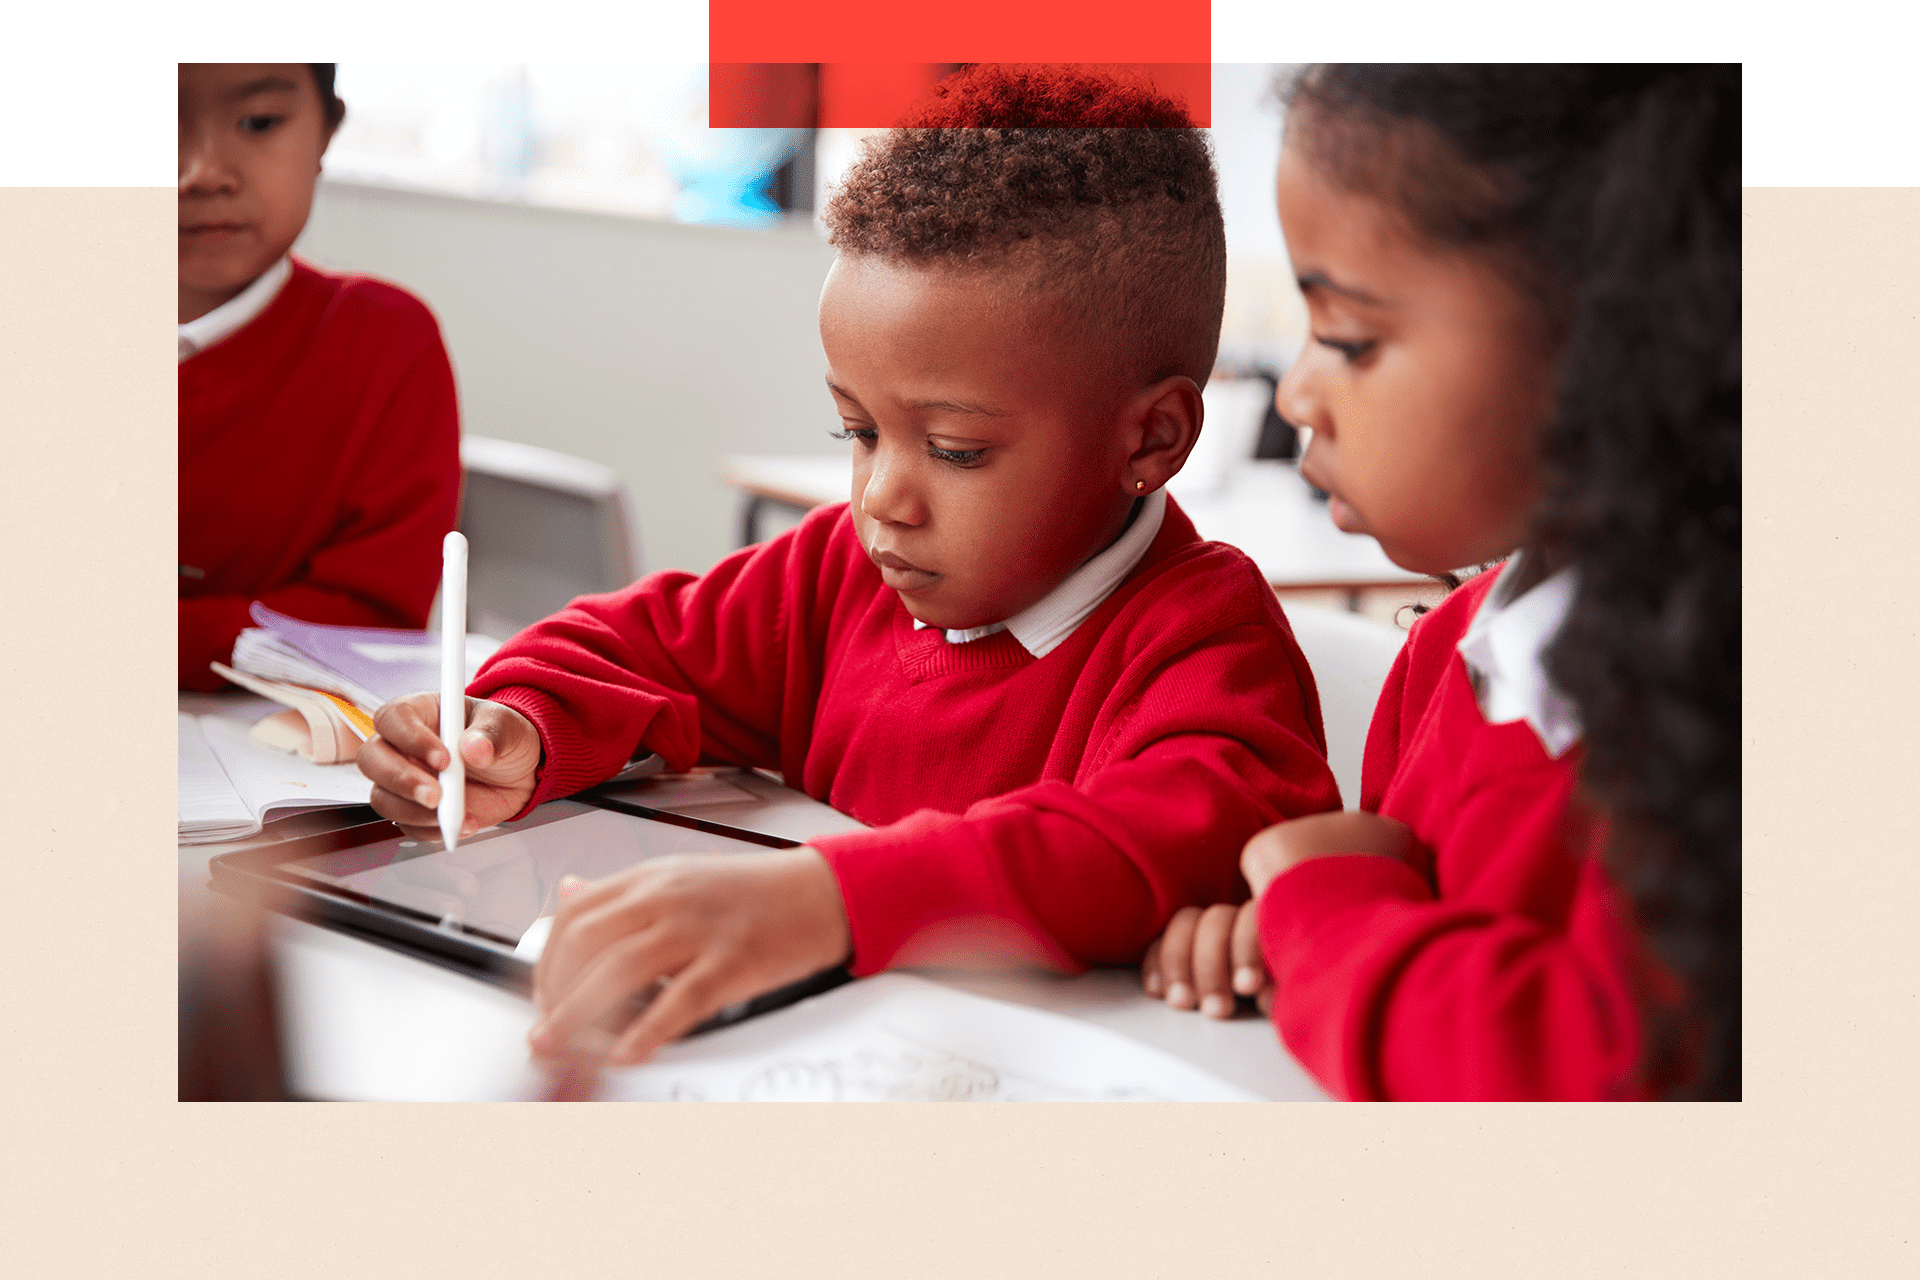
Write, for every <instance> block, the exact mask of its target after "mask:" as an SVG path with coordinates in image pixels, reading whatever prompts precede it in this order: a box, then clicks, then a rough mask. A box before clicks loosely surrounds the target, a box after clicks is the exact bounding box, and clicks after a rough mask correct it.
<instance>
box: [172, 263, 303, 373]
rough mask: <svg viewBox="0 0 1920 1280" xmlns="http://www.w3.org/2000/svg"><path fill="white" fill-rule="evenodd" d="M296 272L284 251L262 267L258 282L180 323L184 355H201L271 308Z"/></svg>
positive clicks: (181, 346)
mask: <svg viewBox="0 0 1920 1280" xmlns="http://www.w3.org/2000/svg"><path fill="white" fill-rule="evenodd" d="M292 274H293V264H292V263H291V262H289V261H288V260H287V257H286V255H285V254H282V255H281V257H280V261H278V262H276V263H274V264H273V265H272V266H270V267H268V268H267V269H266V270H265V271H262V272H261V273H260V275H259V277H258V278H257V279H256V280H254V282H253V283H252V284H250V285H248V286H247V287H246V288H244V289H242V290H241V291H240V292H239V293H237V294H235V295H234V296H233V297H231V298H228V299H227V300H226V301H225V302H223V303H221V304H220V305H219V306H217V307H215V308H214V309H213V310H211V311H209V312H207V314H205V315H203V316H201V317H200V318H199V319H198V320H189V321H187V322H186V323H185V324H183V325H181V326H180V359H181V360H182V361H185V360H186V358H187V357H188V356H196V355H199V354H200V353H201V352H202V351H205V350H206V349H207V348H208V347H210V346H212V345H213V344H214V343H216V342H218V341H220V340H221V339H222V338H225V337H227V336H229V335H230V334H232V333H233V332H234V331H235V330H237V329H239V328H240V326H242V325H244V324H246V322H247V321H249V320H251V319H253V318H254V317H255V316H257V315H259V314H260V313H261V312H262V311H265V310H266V309H267V304H268V303H269V302H272V301H273V299H274V296H275V295H276V294H278V293H279V292H280V286H281V285H283V284H285V283H286V282H287V277H288V276H290V275H292Z"/></svg>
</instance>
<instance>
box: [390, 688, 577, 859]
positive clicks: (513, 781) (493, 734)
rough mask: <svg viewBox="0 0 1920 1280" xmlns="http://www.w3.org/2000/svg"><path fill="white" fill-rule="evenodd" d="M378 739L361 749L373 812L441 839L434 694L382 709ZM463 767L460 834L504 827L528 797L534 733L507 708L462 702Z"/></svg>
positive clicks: (443, 760)
mask: <svg viewBox="0 0 1920 1280" xmlns="http://www.w3.org/2000/svg"><path fill="white" fill-rule="evenodd" d="M373 727H374V730H375V731H376V733H377V734H378V736H377V737H374V738H371V739H369V740H368V741H367V742H366V743H365V744H364V745H363V746H361V748H360V757H359V765H360V772H362V773H364V774H366V775H367V777H368V778H370V779H371V780H372V781H373V807H374V809H375V811H377V812H378V813H379V814H380V815H381V816H382V817H384V818H391V819H392V820H393V821H395V822H397V823H399V824H400V825H401V826H403V827H408V828H414V829H417V830H419V831H422V832H427V833H430V834H431V835H432V836H433V837H434V838H435V839H438V838H439V833H440V826H439V817H438V815H437V814H436V813H435V812H434V806H435V805H437V804H439V803H440V771H441V770H442V769H444V768H446V767H447V765H448V763H449V762H450V759H451V757H449V756H448V755H447V748H446V746H445V744H443V743H442V742H441V741H440V695H439V694H437V693H410V694H408V695H406V696H405V697H404V698H395V699H394V700H393V701H392V702H389V703H387V705H386V706H384V707H381V708H380V710H379V712H378V713H377V714H376V715H375V716H374V718H373ZM460 756H461V759H462V760H464V761H465V762H466V766H467V820H466V824H465V826H464V827H462V829H461V834H462V835H472V834H473V833H474V832H476V831H479V830H481V829H483V828H485V827H490V826H492V825H493V824H494V823H496V822H504V821H505V820H506V819H508V818H511V817H512V816H513V815H514V814H516V813H518V812H520V810H522V809H523V808H525V807H526V804H527V801H528V800H530V799H532V798H533V788H534V782H535V778H536V775H537V773H538V771H539V768H540V734H539V732H538V731H537V730H535V729H534V727H533V722H532V721H530V720H528V719H527V718H526V717H525V716H523V715H521V714H520V713H519V712H518V711H515V710H513V709H512V708H511V707H503V706H501V705H500V704H499V703H497V702H488V701H485V700H484V699H481V698H468V699H467V729H466V732H465V733H463V734H461V735H460Z"/></svg>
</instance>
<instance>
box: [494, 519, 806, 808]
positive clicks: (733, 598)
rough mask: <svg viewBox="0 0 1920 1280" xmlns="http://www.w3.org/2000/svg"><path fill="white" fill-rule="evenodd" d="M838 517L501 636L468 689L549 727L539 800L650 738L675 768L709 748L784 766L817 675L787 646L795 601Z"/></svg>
mask: <svg viewBox="0 0 1920 1280" xmlns="http://www.w3.org/2000/svg"><path fill="white" fill-rule="evenodd" d="M831 528H832V525H831V522H824V523H823V522H822V521H820V520H818V519H816V520H813V521H811V522H809V523H808V524H804V525H802V526H801V528H800V529H798V530H794V531H791V532H790V533H789V534H787V535H783V536H782V537H780V538H776V539H774V540H773V541H771V542H768V543H764V544H762V545H760V546H757V547H750V548H747V549H746V550H743V551H738V552H735V553H734V554H733V555H731V556H728V557H727V558H726V559H724V560H722V561H721V562H720V563H719V564H718V565H716V566H714V568H713V569H711V570H710V571H708V572H707V573H706V574H705V575H703V576H701V577H698V578H696V577H694V576H692V575H691V574H686V573H680V572H674V571H668V572H664V573H656V574H653V575H651V576H649V577H646V578H643V579H641V580H640V581H639V582H637V583H635V584H634V585H633V586H631V587H627V588H625V589H623V590H621V591H616V592H611V593H608V594H605V595H594V596H582V597H580V598H579V599H577V600H575V601H574V602H573V603H572V604H570V605H568V606H567V607H566V608H565V609H563V610H561V611H560V612H559V613H557V614H555V615H554V616H553V617H550V618H547V619H545V620H543V621H542V622H541V623H540V624H539V625H538V626H536V627H532V628H529V629H528V630H526V631H523V632H521V633H520V634H519V635H518V636H516V637H514V638H513V639H512V640H510V641H508V642H507V643H506V644H505V645H503V646H501V648H500V649H499V650H498V651H497V652H496V653H495V654H494V655H493V657H492V658H490V659H489V660H488V661H487V663H486V665H485V666H483V667H482V668H481V669H480V671H479V673H478V674H477V675H476V676H475V678H474V680H473V682H472V684H470V685H469V686H468V688H467V692H468V693H469V694H470V695H472V696H473V697H477V698H490V699H493V700H494V701H496V702H500V703H502V704H504V705H506V706H510V707H512V708H514V709H515V710H517V711H519V712H520V713H521V714H523V715H525V716H526V717H527V718H528V719H529V720H531V721H532V722H533V724H534V727H535V728H536V729H538V730H539V731H540V740H541V743H542V745H543V747H544V750H545V756H546V761H547V763H546V764H545V765H543V767H542V771H541V777H540V783H539V787H538V789H537V790H536V791H535V793H534V796H533V799H532V801H531V802H530V805H532V804H542V803H544V802H546V801H548V800H551V799H553V798H555V797H557V796H564V795H571V794H573V793H574V792H576V791H579V790H581V789H582V788H584V787H588V786H592V785H593V784H594V783H597V782H600V781H603V780H604V779H606V778H608V777H610V776H612V775H613V774H614V773H616V772H618V771H619V769H620V768H621V766H622V765H624V764H625V763H626V762H627V761H628V760H629V759H632V758H633V757H634V756H635V755H637V754H644V753H645V752H647V751H653V752H658V753H659V754H660V756H661V757H662V758H663V759H665V761H666V762H667V767H668V768H669V769H675V770H679V769H686V768H689V767H691V766H692V765H693V764H695V763H696V762H697V761H699V760H702V759H706V760H710V761H715V762H720V763H727V764H739V765H748V766H755V767H763V768H773V767H776V766H778V765H779V764H780V762H781V739H782V732H781V731H782V726H783V722H784V721H787V720H788V719H789V717H788V716H787V711H788V708H789V707H790V706H791V705H792V704H793V703H794V702H795V701H796V697H799V698H804V697H806V696H807V693H808V691H809V690H811V689H812V688H813V687H814V684H815V677H813V676H812V675H811V673H810V671H809V670H808V668H809V666H810V665H812V664H809V663H808V662H807V660H806V655H804V654H792V653H791V652H790V645H791V643H792V640H791V637H790V636H789V634H788V625H787V624H788V613H789V610H790V608H791V607H792V606H791V602H792V601H793V600H794V599H795V598H796V597H798V598H801V599H804V598H806V596H807V595H808V594H809V593H808V590H807V581H808V579H809V578H810V574H809V568H808V563H809V562H811V561H814V560H817V559H818V550H817V548H816V547H813V546H812V545H810V544H812V543H816V542H818V541H820V540H821V539H823V538H825V537H826V536H828V535H829V534H830V531H831ZM801 539H805V540H806V542H807V543H808V544H809V545H808V546H806V547H804V548H801V547H797V545H796V544H797V543H798V542H799V540H801ZM824 590H826V591H831V590H832V587H831V584H828V585H827V586H826V587H825V588H824ZM789 677H791V680H790V679H789ZM796 718H797V717H796ZM795 727H800V726H795Z"/></svg>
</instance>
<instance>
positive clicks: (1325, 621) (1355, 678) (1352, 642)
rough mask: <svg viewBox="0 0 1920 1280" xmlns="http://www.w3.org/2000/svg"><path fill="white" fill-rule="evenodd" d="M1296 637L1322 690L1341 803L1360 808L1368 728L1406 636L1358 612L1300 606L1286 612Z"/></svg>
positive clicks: (1322, 708) (1329, 761)
mask: <svg viewBox="0 0 1920 1280" xmlns="http://www.w3.org/2000/svg"><path fill="white" fill-rule="evenodd" d="M1287 621H1288V622H1290V623H1292V624H1293V638H1294V639H1295V640H1297V641H1299V642H1300V651H1301V652H1302V653H1304V654H1306V656H1307V665H1308V666H1310V667H1312V668H1313V682H1314V684H1315V685H1316V686H1317V687H1318V688H1319V690H1320V717H1321V720H1322V721H1323V722H1324V723H1325V725H1326V729H1327V764H1328V765H1329V766H1331V767H1332V769H1333V777H1334V781H1336V782H1338V783H1339V784H1340V799H1341V800H1342V801H1343V802H1344V803H1345V805H1346V807H1347V808H1349V809H1357V808H1359V807H1360V761H1361V758H1362V757H1363V756H1364V755H1365V754H1366V749H1367V727H1368V726H1369V725H1371V724H1372V723H1373V707H1374V704H1375V703H1376V702H1378V701H1379V700H1380V686H1381V685H1383V684H1385V683H1386V681H1387V672H1388V671H1390V670H1391V669H1392V668H1393V660H1394V659H1395V658H1396V657H1398V656H1399V654H1400V643H1401V641H1403V640H1404V639H1406V633H1405V632H1403V631H1401V630H1400V629H1399V628H1398V627H1390V626H1387V625H1386V624H1385V623H1382V622H1375V621H1373V620H1372V619H1371V618H1363V617H1361V616H1360V615H1359V614H1357V613H1343V612H1341V611H1339V610H1336V609H1322V608H1314V607H1311V606H1307V605H1301V606H1299V607H1297V608H1293V609H1289V610H1287Z"/></svg>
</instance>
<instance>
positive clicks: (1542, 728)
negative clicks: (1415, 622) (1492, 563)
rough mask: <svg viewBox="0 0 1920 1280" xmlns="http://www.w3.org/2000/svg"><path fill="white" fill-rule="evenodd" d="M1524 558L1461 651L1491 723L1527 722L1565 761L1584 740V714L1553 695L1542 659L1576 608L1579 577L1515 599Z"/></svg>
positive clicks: (1477, 618) (1512, 566)
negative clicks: (1564, 755)
mask: <svg viewBox="0 0 1920 1280" xmlns="http://www.w3.org/2000/svg"><path fill="white" fill-rule="evenodd" d="M1524 556H1525V553H1524V552H1523V553H1521V554H1520V555H1516V556H1514V557H1513V558H1512V559H1511V560H1509V561H1507V563H1506V565H1505V567H1503V568H1502V569H1501V570H1500V577H1499V578H1498V579H1497V580H1496V581H1495V582H1494V584H1493V589H1492V590H1491V591H1489V592H1487V595H1486V598H1485V599H1484V600H1482V601H1481V602H1480V609H1479V611H1478V612H1477V613H1475V614H1474V615H1473V622H1472V624H1471V625H1470V626H1468V628H1467V632H1466V634H1465V635H1463V636H1461V637H1460V644H1459V646H1458V648H1459V650H1460V656H1461V657H1462V658H1463V659H1465V660H1466V664H1467V666H1468V667H1469V668H1471V669H1472V671H1473V672H1474V673H1475V674H1476V675H1477V676H1479V681H1478V683H1477V687H1476V689H1475V696H1476V697H1477V699H1478V700H1479V703H1480V714H1481V715H1483V716H1485V717H1486V720H1487V723H1488V724H1506V723H1508V722H1510V721H1513V720H1525V721H1526V722H1527V723H1528V724H1529V725H1531V726H1532V727H1533V731H1534V733H1536V734H1537V735H1539V738H1540V742H1541V744H1542V745H1543V746H1545V747H1546V749H1547V753H1548V754H1549V755H1553V756H1558V755H1561V754H1562V753H1564V752H1565V751H1566V749H1567V748H1568V747H1570V746H1572V745H1573V744H1574V743H1575V742H1578V741H1579V740H1580V713H1579V711H1578V710H1577V709H1576V708H1575V707H1574V705H1573V703H1572V702H1570V701H1568V699H1567V698H1566V696H1565V695H1564V694H1562V693H1561V692H1560V691H1559V690H1558V689H1556V688H1554V687H1553V683H1552V681H1550V680H1549V679H1548V678H1547V673H1546V669H1545V668H1544V667H1542V666H1541V664H1540V655H1541V654H1542V653H1543V652H1545V650H1546V647H1547V645H1549V644H1550V643H1552V641H1553V638H1554V636H1555V635H1556V634H1558V633H1559V630H1560V624H1561V623H1562V622H1564V621H1565V620H1566V616H1567V609H1568V607H1569V606H1570V605H1572V603H1573V589H1574V585H1575V578H1574V571H1573V569H1572V568H1571V567H1568V568H1565V569H1562V570H1561V571H1560V572H1558V573H1556V574H1554V575H1553V576H1552V577H1550V578H1548V579H1547V580H1546V581H1544V582H1540V583H1536V584H1535V585H1534V586H1533V587H1532V588H1530V589H1529V590H1527V591H1525V592H1523V593H1522V594H1521V595H1519V596H1518V597H1515V598H1509V597H1510V596H1511V594H1512V587H1513V584H1514V583H1516V582H1518V581H1519V580H1520V566H1521V563H1522V560H1523V559H1524Z"/></svg>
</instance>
